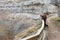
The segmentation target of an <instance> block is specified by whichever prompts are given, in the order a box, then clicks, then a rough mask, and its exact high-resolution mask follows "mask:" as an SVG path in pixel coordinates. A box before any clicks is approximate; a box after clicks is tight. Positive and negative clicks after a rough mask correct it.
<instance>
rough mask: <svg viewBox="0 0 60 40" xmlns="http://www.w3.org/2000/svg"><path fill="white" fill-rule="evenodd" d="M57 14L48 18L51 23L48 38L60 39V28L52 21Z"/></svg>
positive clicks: (48, 39)
mask: <svg viewBox="0 0 60 40" xmlns="http://www.w3.org/2000/svg"><path fill="white" fill-rule="evenodd" d="M55 17H56V16H52V17H50V18H48V19H47V24H48V25H49V27H48V34H47V35H48V36H47V40H60V31H59V30H60V29H59V28H58V27H57V26H55V25H54V24H53V23H52V20H51V19H52V18H55Z"/></svg>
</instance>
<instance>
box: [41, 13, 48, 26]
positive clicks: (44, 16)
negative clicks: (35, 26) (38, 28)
mask: <svg viewBox="0 0 60 40" xmlns="http://www.w3.org/2000/svg"><path fill="white" fill-rule="evenodd" d="M40 16H41V17H42V19H43V20H44V26H45V27H46V26H48V25H47V24H46V20H47V14H46V13H43V14H40Z"/></svg>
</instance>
